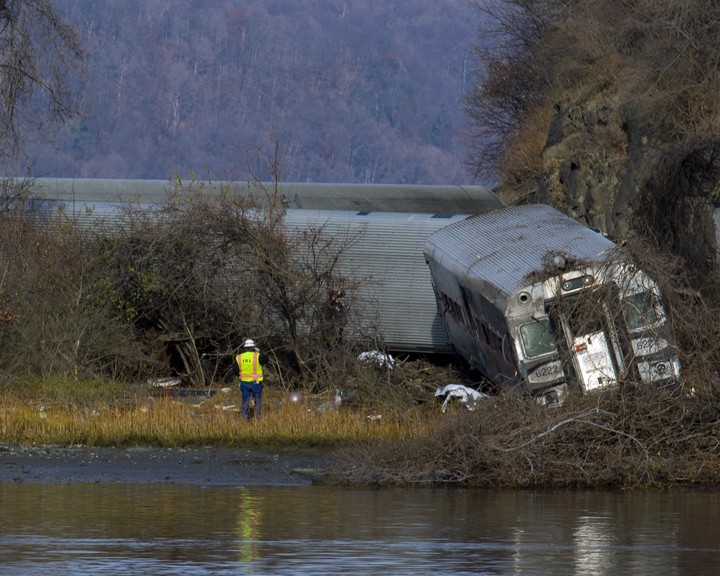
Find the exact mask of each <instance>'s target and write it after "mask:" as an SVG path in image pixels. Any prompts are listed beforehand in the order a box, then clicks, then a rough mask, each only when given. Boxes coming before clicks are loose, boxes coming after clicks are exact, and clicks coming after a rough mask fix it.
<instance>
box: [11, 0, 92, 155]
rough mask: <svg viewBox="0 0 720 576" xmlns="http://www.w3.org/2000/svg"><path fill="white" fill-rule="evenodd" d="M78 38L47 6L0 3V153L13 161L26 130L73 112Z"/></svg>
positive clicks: (32, 1)
mask: <svg viewBox="0 0 720 576" xmlns="http://www.w3.org/2000/svg"><path fill="white" fill-rule="evenodd" d="M83 60H84V54H83V50H82V48H81V46H80V41H79V37H78V34H77V32H76V30H75V28H73V27H72V26H70V25H69V24H67V23H65V22H64V21H63V20H62V18H61V17H60V15H59V14H58V13H57V11H56V10H55V9H54V8H53V6H52V4H51V2H50V1H49V0H0V153H1V154H3V155H10V156H15V155H17V153H18V152H19V150H20V148H21V144H22V142H23V140H26V139H27V138H28V134H29V132H26V130H28V131H29V130H39V129H42V128H45V127H47V126H48V125H50V124H51V123H54V122H61V123H62V122H64V121H66V120H67V119H68V118H70V117H71V116H73V115H74V114H75V113H76V112H77V109H78V107H77V103H76V101H75V98H74V97H73V90H72V86H73V84H72V82H71V78H72V76H73V74H74V73H77V72H80V71H82V68H83Z"/></svg>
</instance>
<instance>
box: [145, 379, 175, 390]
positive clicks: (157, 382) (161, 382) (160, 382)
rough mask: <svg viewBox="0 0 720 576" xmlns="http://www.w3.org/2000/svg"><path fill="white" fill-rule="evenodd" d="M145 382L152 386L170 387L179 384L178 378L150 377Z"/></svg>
mask: <svg viewBox="0 0 720 576" xmlns="http://www.w3.org/2000/svg"><path fill="white" fill-rule="evenodd" d="M147 383H148V384H149V385H150V386H152V387H153V388H171V387H173V386H179V385H180V378H173V377H167V378H150V379H149V380H148V381H147Z"/></svg>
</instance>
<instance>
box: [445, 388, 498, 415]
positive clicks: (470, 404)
mask: <svg viewBox="0 0 720 576" xmlns="http://www.w3.org/2000/svg"><path fill="white" fill-rule="evenodd" d="M435 396H436V397H437V396H445V401H444V402H443V405H442V411H443V412H445V410H446V409H447V405H448V402H450V399H451V398H457V399H459V400H460V402H462V403H463V404H465V407H466V408H467V409H468V410H470V411H471V412H472V411H473V410H475V403H476V402H477V401H479V400H482V399H484V398H488V395H487V394H485V393H483V392H480V391H478V390H475V389H474V388H468V387H467V386H463V385H462V384H447V385H446V386H443V387H442V388H438V389H437V390H436V391H435Z"/></svg>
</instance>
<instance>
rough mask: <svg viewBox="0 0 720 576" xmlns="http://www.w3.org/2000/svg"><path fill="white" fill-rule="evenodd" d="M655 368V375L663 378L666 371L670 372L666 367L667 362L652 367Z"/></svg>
mask: <svg viewBox="0 0 720 576" xmlns="http://www.w3.org/2000/svg"><path fill="white" fill-rule="evenodd" d="M653 368H655V373H656V374H657V375H658V376H665V375H667V373H668V371H669V370H670V367H669V366H668V365H667V362H658V363H657V364H655V366H653Z"/></svg>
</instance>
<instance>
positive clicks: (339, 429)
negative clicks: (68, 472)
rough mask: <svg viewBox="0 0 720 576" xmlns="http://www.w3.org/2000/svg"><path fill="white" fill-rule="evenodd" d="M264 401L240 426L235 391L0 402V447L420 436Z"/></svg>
mask: <svg viewBox="0 0 720 576" xmlns="http://www.w3.org/2000/svg"><path fill="white" fill-rule="evenodd" d="M279 394H280V393H279V392H275V393H273V391H270V393H268V392H266V393H265V394H264V396H263V418H262V419H260V420H256V419H251V420H249V421H246V420H244V419H243V418H242V415H241V413H240V410H239V406H240V397H239V394H238V393H237V392H236V391H234V390H233V391H230V392H228V393H220V394H217V395H215V396H211V397H204V398H202V399H195V400H193V401H190V400H189V399H187V398H185V399H180V398H173V397H161V398H155V397H152V396H145V397H141V396H139V397H138V398H136V399H135V400H133V401H131V402H125V403H114V404H108V403H95V404H94V405H88V404H85V405H83V406H80V405H68V404H60V403H54V404H45V403H43V402H39V401H37V400H36V401H33V402H27V401H21V400H18V399H17V398H16V397H14V396H12V395H6V396H5V397H4V398H2V399H0V404H1V405H2V408H0V440H2V441H3V442H7V443H15V444H36V445H87V446H123V445H135V444H142V445H152V446H166V447H177V446H207V445H211V446H228V447H230V446H238V445H242V446H247V445H249V444H250V445H259V444H262V445H287V446H318V447H333V446H343V445H352V444H357V443H366V442H372V441H374V440H379V439H398V440H400V439H410V438H413V437H415V436H416V435H418V434H419V433H420V431H421V430H422V429H423V427H424V426H423V424H422V423H421V421H420V418H418V417H417V415H415V416H414V417H413V418H409V417H408V415H407V414H404V415H398V414H392V413H383V414H379V413H367V412H366V411H364V410H362V409H358V410H350V409H345V408H338V407H335V406H333V405H332V404H331V403H327V402H325V403H323V402H321V401H320V399H312V400H306V401H299V402H290V401H288V400H287V399H286V398H280V397H279Z"/></svg>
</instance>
